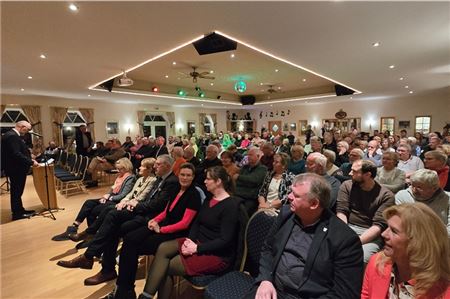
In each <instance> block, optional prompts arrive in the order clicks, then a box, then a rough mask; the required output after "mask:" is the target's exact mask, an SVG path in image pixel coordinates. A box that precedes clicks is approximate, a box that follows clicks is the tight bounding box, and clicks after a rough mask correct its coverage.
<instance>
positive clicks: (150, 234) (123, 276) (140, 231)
mask: <svg viewBox="0 0 450 299" xmlns="http://www.w3.org/2000/svg"><path fill="white" fill-rule="evenodd" d="M129 227H130V226H129ZM129 227H128V228H129ZM122 231H123V230H122ZM185 235H186V232H178V233H173V234H158V233H155V232H154V231H151V230H149V229H148V227H147V223H146V224H145V226H141V227H139V228H137V229H135V230H133V231H129V232H127V233H126V234H125V235H124V237H123V243H122V249H121V252H120V258H119V277H118V278H117V282H116V284H117V286H119V287H120V288H122V289H125V290H130V289H133V288H134V282H135V279H136V272H137V268H138V259H139V256H140V255H154V254H155V253H156V250H157V249H158V247H159V245H160V244H161V243H163V242H166V241H169V240H174V239H176V238H180V237H183V236H185ZM109 268H110V267H109Z"/></svg>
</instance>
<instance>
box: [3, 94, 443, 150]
mask: <svg viewBox="0 0 450 299" xmlns="http://www.w3.org/2000/svg"><path fill="white" fill-rule="evenodd" d="M2 104H17V105H20V104H24V105H40V106H41V114H42V125H43V131H44V142H45V143H47V142H48V141H50V139H51V135H52V134H51V120H50V108H49V107H50V106H59V107H72V108H94V109H95V110H94V120H95V133H96V140H105V139H106V122H107V121H118V122H119V133H120V134H119V139H120V140H122V141H123V140H124V139H125V136H127V135H128V128H129V129H130V135H131V136H134V135H136V134H138V130H139V128H138V125H137V111H139V110H145V111H148V112H152V111H153V112H165V111H173V112H175V130H176V134H177V135H182V134H185V133H186V132H187V128H186V122H187V121H195V122H196V128H197V132H198V128H199V126H200V123H199V117H198V114H199V113H216V114H217V128H216V130H217V131H226V110H211V109H203V108H185V107H172V106H170V107H169V106H164V105H154V104H152V105H145V104H129V103H127V104H120V103H107V102H103V101H79V100H71V99H64V98H53V97H43V96H16V95H2ZM259 107H260V106H253V107H252V109H251V110H248V111H249V112H250V113H251V116H252V118H253V119H256V120H257V129H258V130H260V129H261V127H262V126H263V125H264V126H265V127H266V128H267V123H268V121H270V120H281V121H282V122H283V123H284V122H287V123H291V122H296V123H297V129H298V121H299V120H307V121H308V123H309V124H311V123H316V131H317V132H319V131H320V128H321V123H322V119H327V118H335V117H334V114H335V113H336V112H337V111H339V110H340V109H343V110H344V111H345V112H347V117H349V118H350V117H360V118H361V126H362V128H361V129H362V130H363V131H366V132H367V131H370V130H369V129H370V127H369V121H371V122H372V127H371V129H372V131H373V130H374V129H379V127H380V117H395V129H396V131H398V121H399V120H409V121H410V123H411V127H410V129H408V133H412V132H413V130H414V121H415V117H416V116H418V115H431V116H432V118H431V121H432V124H431V130H432V131H436V130H439V131H441V130H442V127H443V126H444V124H445V123H450V96H449V94H448V89H447V90H440V91H438V92H434V93H429V94H427V95H411V96H408V97H404V98H398V99H389V100H372V101H356V100H353V101H348V102H340V103H336V102H334V103H321V104H303V105H298V104H297V105H295V106H294V105H292V104H291V105H273V107H269V106H267V107H266V106H263V107H261V108H259ZM288 109H290V110H291V113H290V115H289V116H288V115H285V117H281V116H278V117H273V118H270V117H265V113H266V112H268V113H270V112H274V114H275V112H276V111H278V112H279V113H281V111H282V110H284V111H285V113H287V110H288ZM230 112H236V113H237V114H238V115H239V116H243V115H244V114H245V113H246V112H247V110H246V109H245V107H243V109H241V110H230ZM260 112H263V117H262V118H261V119H260V118H259V114H260Z"/></svg>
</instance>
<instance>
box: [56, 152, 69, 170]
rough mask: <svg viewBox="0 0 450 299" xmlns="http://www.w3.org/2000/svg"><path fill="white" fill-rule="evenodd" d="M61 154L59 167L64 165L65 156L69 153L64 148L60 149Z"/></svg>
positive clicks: (65, 161)
mask: <svg viewBox="0 0 450 299" xmlns="http://www.w3.org/2000/svg"><path fill="white" fill-rule="evenodd" d="M61 151H62V152H61V156H60V157H59V161H58V165H59V166H61V167H65V166H66V163H67V158H68V156H69V153H68V152H67V151H66V150H61Z"/></svg>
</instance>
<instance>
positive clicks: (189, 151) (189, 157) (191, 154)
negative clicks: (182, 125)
mask: <svg viewBox="0 0 450 299" xmlns="http://www.w3.org/2000/svg"><path fill="white" fill-rule="evenodd" d="M183 151H184V154H183V157H184V159H185V160H186V162H188V163H191V164H192V165H194V167H197V166H198V165H199V164H200V160H199V159H198V158H197V157H196V156H195V151H194V149H193V148H192V147H187V148H185V149H184V150H183Z"/></svg>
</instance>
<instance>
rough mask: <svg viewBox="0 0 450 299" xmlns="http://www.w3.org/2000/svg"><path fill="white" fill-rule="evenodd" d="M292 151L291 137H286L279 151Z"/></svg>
mask: <svg viewBox="0 0 450 299" xmlns="http://www.w3.org/2000/svg"><path fill="white" fill-rule="evenodd" d="M290 151H291V145H290V144H289V139H287V138H285V139H283V141H282V143H281V145H280V147H279V148H278V153H285V154H288V155H289V153H290Z"/></svg>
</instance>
